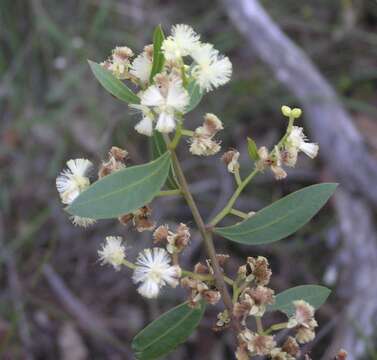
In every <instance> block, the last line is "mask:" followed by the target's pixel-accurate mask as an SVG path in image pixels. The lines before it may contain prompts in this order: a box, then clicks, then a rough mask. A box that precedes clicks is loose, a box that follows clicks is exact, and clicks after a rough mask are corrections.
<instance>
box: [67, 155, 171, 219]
mask: <svg viewBox="0 0 377 360" xmlns="http://www.w3.org/2000/svg"><path fill="white" fill-rule="evenodd" d="M169 169H170V153H168V152H167V153H165V154H164V155H162V156H161V157H159V158H158V159H156V160H154V161H152V162H150V163H148V164H144V165H137V166H132V167H127V168H125V169H122V170H119V171H117V172H115V173H113V174H111V175H108V176H106V177H104V178H102V179H101V180H99V181H97V182H95V183H94V184H93V185H91V186H90V187H89V188H88V189H87V190H85V191H84V192H82V193H81V194H80V195H79V196H78V197H77V198H76V199H75V201H74V202H73V203H72V204H71V205H70V206H69V207H68V209H67V211H68V212H69V213H70V214H73V215H78V216H82V217H88V218H91V219H109V218H115V217H118V216H120V215H123V214H127V213H130V212H133V211H135V210H137V209H139V208H140V207H141V206H143V205H145V204H147V203H148V202H150V201H151V200H152V199H153V198H154V196H155V195H156V194H157V193H158V192H159V191H160V189H161V187H162V186H163V185H164V183H165V181H166V178H167V176H168V173H169Z"/></svg>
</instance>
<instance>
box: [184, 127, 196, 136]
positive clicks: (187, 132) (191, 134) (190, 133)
mask: <svg viewBox="0 0 377 360" xmlns="http://www.w3.org/2000/svg"><path fill="white" fill-rule="evenodd" d="M182 135H183V136H188V137H193V136H194V132H193V131H192V130H187V129H182Z"/></svg>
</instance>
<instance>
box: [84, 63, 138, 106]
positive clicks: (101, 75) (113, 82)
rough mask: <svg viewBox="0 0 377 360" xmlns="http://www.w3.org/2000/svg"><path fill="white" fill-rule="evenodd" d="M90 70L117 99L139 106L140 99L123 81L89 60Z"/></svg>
mask: <svg viewBox="0 0 377 360" xmlns="http://www.w3.org/2000/svg"><path fill="white" fill-rule="evenodd" d="M88 62H89V65H90V68H91V70H92V72H93V74H94V76H95V77H96V78H97V80H98V81H99V82H100V84H101V85H102V86H103V87H104V88H105V89H106V90H107V91H108V92H109V93H110V94H112V95H114V96H115V97H116V98H117V99H119V100H122V101H125V102H127V103H130V104H139V103H140V99H139V97H138V96H136V95H135V94H134V93H133V92H132V91H131V90H130V89H129V88H128V87H127V86H126V85H125V84H124V83H123V82H122V81H120V80H119V79H117V78H116V77H115V76H114V75H113V74H112V73H111V71H109V70H107V69H105V68H104V67H103V66H101V65H100V64H97V63H95V62H94V61H90V60H88Z"/></svg>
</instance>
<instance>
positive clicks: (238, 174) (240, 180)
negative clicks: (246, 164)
mask: <svg viewBox="0 0 377 360" xmlns="http://www.w3.org/2000/svg"><path fill="white" fill-rule="evenodd" d="M234 178H235V179H236V184H237V186H240V185H241V184H242V179H241V175H240V170H239V169H236V171H235V172H234Z"/></svg>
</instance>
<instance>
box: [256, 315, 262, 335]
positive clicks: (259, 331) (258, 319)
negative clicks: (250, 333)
mask: <svg viewBox="0 0 377 360" xmlns="http://www.w3.org/2000/svg"><path fill="white" fill-rule="evenodd" d="M255 322H256V324H257V331H258V334H263V324H262V318H261V317H260V316H255Z"/></svg>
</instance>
